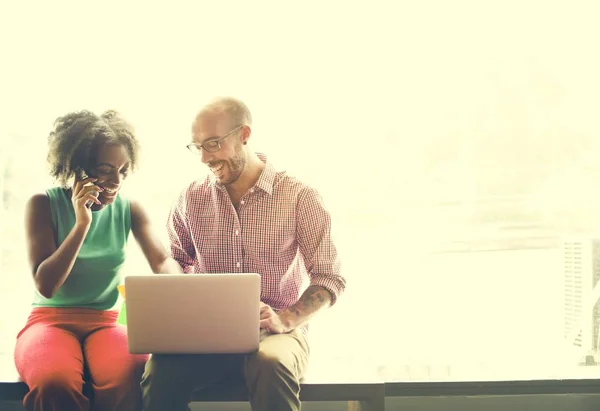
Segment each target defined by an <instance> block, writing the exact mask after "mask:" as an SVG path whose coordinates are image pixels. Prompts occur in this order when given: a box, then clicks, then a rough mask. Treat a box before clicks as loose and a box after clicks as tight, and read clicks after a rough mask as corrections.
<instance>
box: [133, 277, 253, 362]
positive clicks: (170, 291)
mask: <svg viewBox="0 0 600 411" xmlns="http://www.w3.org/2000/svg"><path fill="white" fill-rule="evenodd" d="M125 295H126V303H127V336H128V343H129V352H130V353H132V354H151V353H155V354H216V353H249V352H253V351H256V350H257V349H258V344H259V340H260V330H259V321H260V276H259V275H258V274H227V273H224V274H180V275H174V274H152V275H140V276H137V275H136V276H127V277H125Z"/></svg>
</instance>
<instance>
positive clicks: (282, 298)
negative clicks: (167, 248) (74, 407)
mask: <svg viewBox="0 0 600 411" xmlns="http://www.w3.org/2000/svg"><path fill="white" fill-rule="evenodd" d="M251 125H252V117H251V114H250V111H249V110H248V108H247V107H246V105H245V104H244V103H243V102H241V101H239V100H236V99H233V98H219V99H217V100H214V101H213V102H211V103H210V104H208V105H207V106H206V107H204V108H203V109H202V110H201V111H200V112H199V113H198V115H197V116H196V118H195V121H194V123H193V125H192V139H193V143H192V144H190V145H188V148H189V149H190V150H192V151H194V152H197V153H198V154H199V155H200V156H201V159H202V162H203V163H204V164H206V165H207V166H208V167H209V169H210V171H211V172H212V173H211V175H210V176H209V177H208V178H206V179H205V180H204V181H202V182H194V183H192V184H191V185H190V186H189V187H188V188H187V189H186V190H184V192H183V193H182V194H181V196H180V197H179V200H178V201H177V202H176V204H175V205H174V207H173V209H172V210H171V213H170V215H169V223H168V232H169V237H170V241H171V252H172V255H173V258H174V259H175V260H176V261H178V262H179V264H180V265H181V268H182V270H183V271H184V272H185V273H214V272H219V273H222V272H231V273H233V272H239V273H243V272H256V273H259V274H260V275H261V313H260V328H261V329H262V333H261V335H264V338H263V339H262V340H261V342H260V347H259V350H258V352H256V353H252V354H248V355H225V354H219V355H154V356H152V358H151V359H150V360H149V361H148V363H147V365H146V372H145V374H144V377H143V379H142V384H141V385H142V392H143V398H144V410H146V411H158V410H160V411H163V410H167V409H168V410H173V411H180V410H181V411H183V410H187V409H188V408H187V407H188V404H189V402H190V397H191V395H192V392H193V391H195V390H197V389H204V388H207V387H210V385H212V384H214V383H216V382H219V381H221V380H223V379H225V378H235V377H236V376H239V377H243V378H245V381H246V384H247V386H248V390H249V393H250V404H251V406H252V409H253V410H254V411H258V410H264V411H267V410H278V411H284V410H298V409H299V408H300V400H299V391H300V382H299V381H300V379H301V378H302V376H303V374H304V371H305V369H306V365H307V361H308V352H309V349H308V342H307V323H308V321H309V320H310V319H311V318H313V316H314V315H315V314H317V312H318V311H320V310H322V309H323V308H325V307H328V306H330V305H332V304H334V303H335V301H336V299H337V298H338V297H339V296H340V294H341V293H342V292H343V291H344V288H345V279H344V278H343V277H342V276H341V275H340V262H339V258H338V254H337V251H336V248H335V246H334V245H333V243H332V240H331V235H330V229H331V219H330V216H329V213H328V212H327V211H326V209H325V207H324V205H323V203H322V201H321V198H320V196H319V195H318V193H317V192H316V191H315V190H314V189H312V188H310V187H308V186H306V185H305V184H302V183H301V182H299V181H298V180H296V179H294V178H292V177H289V176H287V175H286V174H285V173H284V172H277V171H275V169H274V167H273V166H272V164H271V163H269V162H268V161H267V159H266V157H265V156H264V155H262V154H257V153H254V152H252V151H251V150H250V149H249V146H248V141H249V140H250V136H251V131H252V130H251Z"/></svg>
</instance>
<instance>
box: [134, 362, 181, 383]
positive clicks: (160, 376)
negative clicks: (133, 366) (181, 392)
mask: <svg viewBox="0 0 600 411" xmlns="http://www.w3.org/2000/svg"><path fill="white" fill-rule="evenodd" d="M178 364H179V361H176V360H175V359H174V358H173V357H172V356H165V355H153V356H152V357H150V359H149V360H148V361H146V365H145V369H144V373H143V376H142V389H145V388H146V389H147V388H150V386H156V385H159V386H161V387H162V386H168V385H176V384H177V383H178V382H180V381H181V378H179V377H180V374H181V368H180V367H178Z"/></svg>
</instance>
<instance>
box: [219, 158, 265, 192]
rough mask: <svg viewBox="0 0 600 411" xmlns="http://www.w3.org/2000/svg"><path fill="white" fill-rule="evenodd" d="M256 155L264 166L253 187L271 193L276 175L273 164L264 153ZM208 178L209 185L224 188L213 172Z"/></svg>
mask: <svg viewBox="0 0 600 411" xmlns="http://www.w3.org/2000/svg"><path fill="white" fill-rule="evenodd" d="M256 155H257V156H258V158H260V160H261V161H262V162H263V163H265V168H264V169H263V171H262V173H260V177H259V178H258V181H257V182H256V184H255V185H254V188H258V189H261V190H263V191H264V192H265V193H267V194H273V186H274V185H275V177H276V176H277V172H276V171H275V167H273V164H271V163H270V162H268V161H267V156H266V155H265V154H263V153H256ZM209 178H210V181H209V182H208V186H209V187H210V186H215V187H218V188H219V189H221V190H223V189H225V186H224V185H223V184H221V183H219V182H218V181H217V178H216V177H215V176H214V174H211V175H210V177H209Z"/></svg>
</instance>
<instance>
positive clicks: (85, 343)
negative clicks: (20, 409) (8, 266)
mask: <svg viewBox="0 0 600 411" xmlns="http://www.w3.org/2000/svg"><path fill="white" fill-rule="evenodd" d="M116 320H117V312H114V311H99V310H94V309H88V308H46V307H44V308H34V309H33V311H32V312H31V314H30V316H29V319H28V320H27V324H26V325H25V328H23V330H21V332H20V333H19V335H18V336H17V346H16V348H15V364H16V366H17V371H18V372H19V375H20V376H21V379H22V380H23V381H24V382H25V383H26V384H27V385H28V386H29V393H28V394H27V395H26V396H25V399H24V400H23V405H24V406H25V409H27V410H36V411H42V410H44V411H54V410H73V411H78V410H86V411H87V410H89V409H90V401H89V400H88V398H86V397H85V396H84V395H83V393H82V386H83V383H84V382H83V378H84V370H85V372H86V375H89V380H90V382H91V384H92V387H93V390H94V404H93V409H95V410H103V411H104V410H106V411H110V410H114V411H117V410H119V411H120V410H138V409H141V393H140V380H141V377H142V374H143V372H144V365H145V363H146V360H147V359H148V357H147V356H145V355H132V354H129V352H128V349H127V332H126V327H124V326H121V325H117V324H116Z"/></svg>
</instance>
